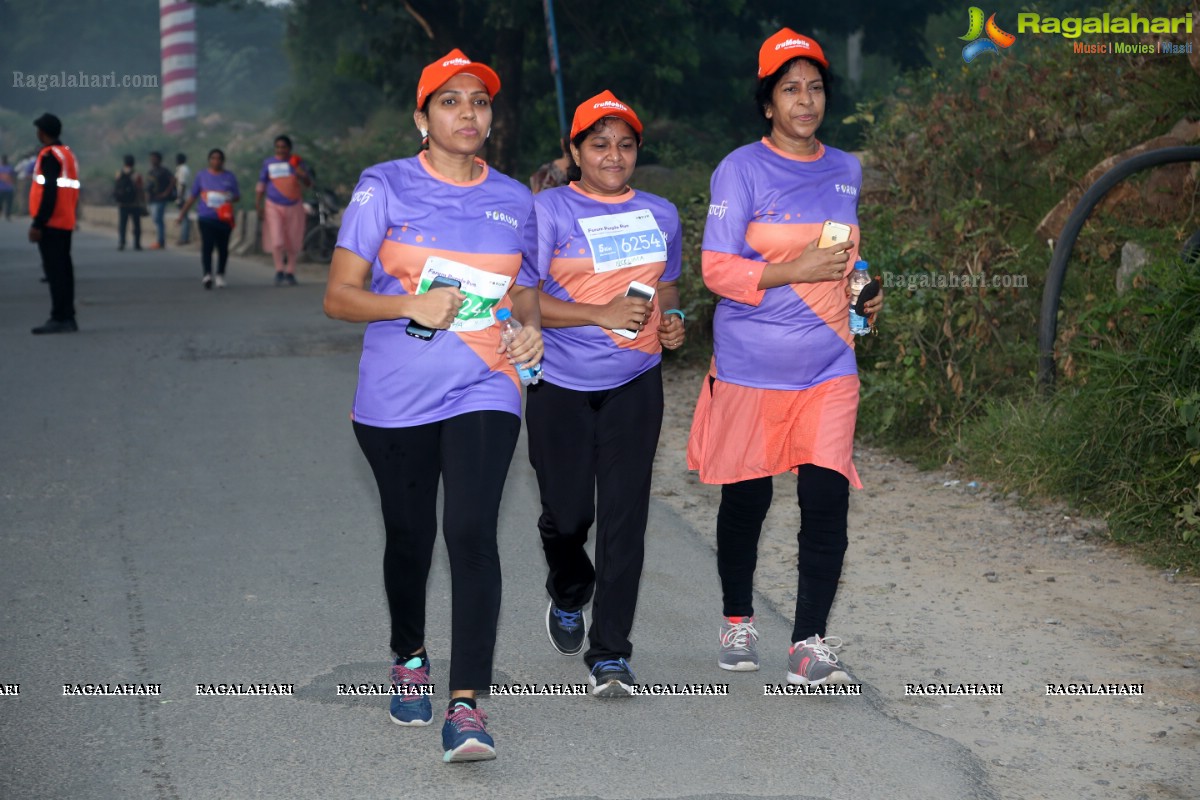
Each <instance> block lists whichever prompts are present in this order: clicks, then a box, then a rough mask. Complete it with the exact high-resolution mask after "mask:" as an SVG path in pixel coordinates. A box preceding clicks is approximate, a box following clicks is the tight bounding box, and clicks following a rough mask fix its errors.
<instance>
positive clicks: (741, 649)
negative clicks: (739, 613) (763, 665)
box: [717, 617, 758, 672]
mask: <svg viewBox="0 0 1200 800" xmlns="http://www.w3.org/2000/svg"><path fill="white" fill-rule="evenodd" d="M717 666H718V667H720V668H721V669H727V670H732V671H733V672H753V671H754V670H756V669H758V631H757V630H755V628H754V617H725V619H723V620H722V621H721V652H719V653H718V654H717Z"/></svg>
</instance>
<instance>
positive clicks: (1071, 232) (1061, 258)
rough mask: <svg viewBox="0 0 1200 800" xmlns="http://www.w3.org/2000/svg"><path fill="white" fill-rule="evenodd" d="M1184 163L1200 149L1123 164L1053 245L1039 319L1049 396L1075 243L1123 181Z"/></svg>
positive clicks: (1041, 370)
mask: <svg viewBox="0 0 1200 800" xmlns="http://www.w3.org/2000/svg"><path fill="white" fill-rule="evenodd" d="M1181 161H1200V147H1164V148H1162V149H1160V150H1152V151H1150V152H1149V153H1142V154H1140V155H1136V156H1134V157H1133V158H1130V159H1127V160H1125V161H1122V162H1121V163H1120V164H1117V165H1116V166H1115V167H1113V168H1112V169H1110V170H1109V171H1108V172H1106V173H1104V174H1103V175H1101V176H1100V178H1099V180H1097V181H1096V182H1095V183H1093V184H1092V185H1091V186H1090V187H1089V188H1088V190H1087V191H1086V192H1084V194H1083V197H1081V198H1080V199H1079V202H1078V203H1076V204H1075V208H1074V209H1073V210H1072V211H1071V215H1070V216H1069V217H1067V222H1066V224H1065V225H1063V230H1062V235H1061V236H1059V238H1058V241H1057V242H1055V243H1054V254H1053V255H1052V256H1051V257H1050V268H1049V270H1047V273H1046V288H1045V289H1044V290H1043V292H1042V311H1041V315H1040V317H1039V319H1038V367H1037V383H1038V388H1039V389H1041V390H1042V391H1043V392H1047V391H1049V390H1050V389H1052V388H1053V387H1054V381H1055V378H1056V369H1055V365H1054V341H1055V339H1057V338H1058V307H1059V301H1060V300H1061V298H1062V286H1063V280H1064V279H1065V278H1066V275H1067V262H1068V261H1069V260H1070V258H1071V251H1072V250H1073V249H1074V248H1075V240H1076V239H1077V238H1078V237H1079V232H1080V231H1081V230H1082V229H1083V224H1084V223H1085V222H1087V219H1088V217H1089V216H1091V214H1092V210H1093V209H1094V208H1095V207H1096V206H1097V205H1098V204H1099V202H1100V201H1101V200H1103V199H1104V195H1106V194H1108V192H1109V191H1110V190H1111V189H1112V188H1113V187H1114V186H1116V185H1117V184H1118V183H1120V182H1121V181H1123V180H1125V179H1126V178H1128V177H1129V176H1130V175H1133V174H1135V173H1137V172H1141V171H1142V170H1144V169H1149V168H1151V167H1158V166H1162V165H1163V164H1175V163H1179V162H1181Z"/></svg>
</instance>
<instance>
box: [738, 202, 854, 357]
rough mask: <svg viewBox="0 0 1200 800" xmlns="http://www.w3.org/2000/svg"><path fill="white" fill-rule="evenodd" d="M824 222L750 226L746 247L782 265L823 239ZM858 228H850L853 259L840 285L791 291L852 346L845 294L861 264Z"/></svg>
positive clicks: (797, 285) (807, 285)
mask: <svg viewBox="0 0 1200 800" xmlns="http://www.w3.org/2000/svg"><path fill="white" fill-rule="evenodd" d="M835 221H836V220H835ZM822 225H824V222H823V221H822V222H798V223H793V224H787V225H780V224H767V223H762V222H751V223H750V224H749V225H748V226H747V228H746V243H747V244H748V245H750V246H751V247H753V248H754V249H755V250H756V251H757V252H758V253H760V254H761V255H762V257H763V258H764V259H766V260H767V262H768V263H771V264H780V263H783V262H785V261H791V260H793V259H795V258H798V257H799V256H800V254H801V253H803V252H804V248H806V247H808V245H809V243H810V242H812V241H813V240H815V239H817V238H819V237H820V236H821V226H822ZM858 235H859V229H858V225H851V226H850V241H852V242H854V246H853V247H851V248H850V258H849V259H848V260H847V261H846V271H845V273H844V274H843V275H842V280H840V281H822V282H820V283H794V284H792V289H793V290H794V291H795V292H796V294H797V295H798V296H799V297H800V299H801V300H802V301H804V303H805V305H807V306H808V307H809V308H810V309H812V310H813V312H815V313H816V314H817V316H819V317H820V318H821V319H823V320H824V321H825V324H826V325H828V326H829V327H831V328H833V329H834V330H835V331H839V335H840V336H841V338H842V339H843V340H844V341H845V342H846V343H847V344H850V343H851V342H852V341H853V338H854V337H853V336H851V335H850V328H849V325H848V324H843V323H844V322H845V318H846V317H847V316H848V315H849V313H850V311H849V309H850V299H849V295H847V294H846V280H847V278H849V276H850V273H851V272H853V271H854V262H855V261H857V260H858Z"/></svg>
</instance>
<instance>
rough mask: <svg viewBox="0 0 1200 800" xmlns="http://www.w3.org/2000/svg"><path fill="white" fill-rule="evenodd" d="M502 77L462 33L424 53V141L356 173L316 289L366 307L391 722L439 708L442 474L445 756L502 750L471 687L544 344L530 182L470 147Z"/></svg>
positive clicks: (486, 662) (487, 640) (481, 671)
mask: <svg viewBox="0 0 1200 800" xmlns="http://www.w3.org/2000/svg"><path fill="white" fill-rule="evenodd" d="M499 90H500V79H499V78H498V77H497V76H496V73H495V72H493V71H492V70H491V69H490V68H489V67H488V66H487V65H485V64H480V63H477V62H473V61H471V60H470V59H468V58H467V57H466V56H465V55H464V54H463V53H462V52H461V51H459V50H453V51H451V52H450V53H447V54H446V55H445V56H444V57H442V58H440V59H438V60H437V61H435V62H433V63H432V64H430V65H428V66H427V67H425V70H424V71H423V72H422V73H421V80H420V83H419V84H418V87H417V109H416V111H415V112H414V114H413V121H414V122H415V123H416V126H417V128H418V130H419V131H420V133H421V137H422V139H423V141H424V143H425V144H426V149H424V150H422V152H420V153H419V154H418V155H417V156H415V157H413V158H405V159H400V160H397V161H389V162H386V163H383V164H376V165H375V166H373V167H371V168H369V169H367V170H365V171H364V172H363V173H362V177H361V178H360V179H359V182H358V186H357V187H356V188H355V191H354V194H353V196H352V197H351V200H350V204H349V206H348V207H347V209H346V212H345V214H344V216H343V219H342V227H341V231H340V233H339V234H338V243H337V249H336V250H335V252H334V256H333V263H332V264H331V265H330V272H329V281H328V285H327V287H326V290H325V313H326V314H328V315H329V316H331V317H333V318H335V319H342V320H346V321H349V322H365V323H368V324H367V328H366V332H365V334H364V336H363V354H362V360H361V362H360V366H359V381H358V391H357V394H356V395H355V398H354V409H353V415H352V418H353V420H354V432H355V436H356V437H357V439H358V442H359V446H360V447H361V448H362V451H363V454H364V455H365V456H366V458H367V461H368V462H369V463H370V465H371V469H372V471H373V472H374V474H375V480H376V483H377V484H378V487H379V495H380V501H381V505H382V510H383V519H384V527H385V529H386V533H387V542H386V546H385V550H384V556H383V577H384V588H385V591H386V593H387V600H388V608H389V611H390V614H391V626H392V627H391V642H390V644H391V648H392V651H393V653H394V656H395V660H394V663H393V665H392V684H393V687H394V694H393V697H392V701H391V708H390V714H391V719H392V721H393V722H395V723H397V724H399V725H428V724H429V723H430V722H431V721H432V719H433V711H432V706H431V703H430V700H429V697H428V695H427V694H425V693H424V692H425V691H427V690H428V689H429V688H430V686H429V684H430V673H429V657H428V654H427V652H426V649H425V640H426V637H425V600H426V598H425V584H426V580H427V578H428V576H429V565H430V559H431V558H432V555H433V545H434V541H435V539H436V537H437V508H436V501H437V494H438V483H439V477H440V479H441V485H442V491H443V494H444V505H443V511H442V532H443V536H444V537H445V540H446V549H447V551H448V553H449V557H450V573H451V581H452V594H453V608H452V612H451V617H452V626H453V627H452V638H451V646H450V674H449V680H448V684H449V688H450V704H449V708H448V709H447V710H446V713H445V716H444V718H443V725H442V748H443V751H444V752H443V759H444V760H445V761H478V760H482V759H490V758H495V754H496V753H495V742H494V741H493V739H492V737H491V736H490V735H489V734H488V732H487V729H486V725H485V722H486V719H487V717H486V715H485V714H484V713H483V711H482V710H481V709H479V708H478V707H477V705H476V702H475V692H476V690H477V689H479V688H481V687H486V686H489V685H490V684H491V681H492V658H493V651H494V649H495V644H496V622H497V618H498V616H499V610H500V559H499V554H498V551H497V546H496V525H497V517H498V514H499V505H500V495H501V492H502V490H503V488H504V479H505V477H506V475H507V473H508V465H509V462H510V461H511V459H512V454H513V449H514V448H515V446H516V442H517V436H518V434H519V433H520V427H521V383H520V381H519V379H518V376H517V371H516V366H515V365H516V364H525V365H529V366H531V367H532V366H535V365H537V364H538V362H540V361H541V357H542V337H541V333H540V318H539V314H538V293H537V288H536V287H537V284H538V278H537V267H536V265H535V264H534V263H533V253H534V248H535V246H536V241H537V226H536V221H535V218H534V212H533V196H532V195H531V194H530V193H529V190H528V189H526V188H525V187H524V186H522V185H521V184H520V183H518V182H517V181H514V180H512V179H511V178H508V177H506V176H504V175H501V174H499V173H497V172H495V171H494V170H492V169H490V168H489V167H488V165H487V164H486V163H485V162H483V161H482V160H480V159H479V158H478V157H477V156H476V153H478V152H479V151H480V149H482V147H483V145H484V142H485V141H486V139H487V136H488V134H489V133H490V127H491V122H492V99H493V98H494V97H495V96H496V92H498V91H499ZM368 279H369V281H370V285H369V288H364V284H365V283H366V282H367V280H368ZM506 310H511V313H512V316H514V317H516V318H517V319H519V320H520V321H521V322H522V323H523V324H524V327H523V328H522V329H521V331H520V333H519V335H517V336H516V338H515V339H514V340H512V341H511V343H509V344H507V345H505V344H504V343H503V342H502V340H501V336H500V327H499V325H498V324H497V320H496V317H497V312H500V311H506Z"/></svg>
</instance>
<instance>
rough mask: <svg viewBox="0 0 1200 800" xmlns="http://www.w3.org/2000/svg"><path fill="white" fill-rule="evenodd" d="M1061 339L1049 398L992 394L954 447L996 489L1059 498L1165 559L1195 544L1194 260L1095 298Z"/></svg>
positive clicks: (1197, 351)
mask: <svg viewBox="0 0 1200 800" xmlns="http://www.w3.org/2000/svg"><path fill="white" fill-rule="evenodd" d="M1080 331H1081V332H1080V334H1079V335H1077V336H1076V337H1074V338H1073V339H1072V341H1071V343H1070V352H1071V356H1072V357H1073V358H1074V360H1075V364H1076V373H1075V378H1074V380H1072V381H1071V382H1070V384H1069V385H1068V386H1067V387H1065V388H1064V389H1063V390H1061V391H1059V392H1057V393H1056V394H1054V395H1053V396H1051V397H1048V398H1046V397H1039V396H1037V395H1035V394H1033V393H1031V392H1026V393H1024V394H1023V395H1016V396H1013V397H1010V398H1005V399H998V400H993V401H991V402H990V403H989V404H988V406H987V408H986V411H985V413H984V414H983V415H982V416H981V417H979V418H978V419H977V420H975V421H973V422H972V423H971V424H968V425H967V426H965V427H964V435H963V439H962V442H961V447H960V448H959V454H960V456H961V457H962V458H963V460H964V461H965V462H966V464H967V466H968V467H969V468H971V469H972V470H974V471H975V472H977V473H979V474H980V475H984V476H988V477H992V478H995V479H996V480H998V481H1000V482H1001V483H1002V484H1003V486H1004V487H1005V488H1006V489H1016V490H1018V491H1020V492H1022V493H1026V494H1040V495H1053V496H1059V497H1065V498H1068V499H1069V500H1071V501H1073V502H1074V503H1076V504H1077V505H1078V506H1080V507H1081V508H1084V509H1086V510H1088V511H1090V512H1093V513H1100V514H1103V515H1104V516H1106V517H1108V519H1109V527H1110V531H1111V533H1112V535H1113V536H1114V537H1115V538H1116V539H1118V540H1121V541H1129V542H1137V543H1140V544H1143V545H1145V546H1146V547H1147V550H1148V552H1149V553H1150V555H1151V557H1152V559H1153V560H1154V561H1155V562H1156V563H1159V564H1163V565H1171V566H1175V565H1187V566H1190V567H1192V568H1195V566H1196V560H1197V555H1198V554H1200V553H1198V547H1197V544H1198V542H1200V264H1197V263H1196V262H1192V263H1191V264H1185V263H1182V262H1180V261H1178V260H1165V261H1160V262H1157V263H1155V264H1153V265H1152V266H1151V267H1150V268H1148V270H1147V272H1146V273H1145V274H1144V280H1143V285H1142V287H1141V288H1137V289H1135V290H1134V291H1132V292H1131V293H1130V294H1129V295H1127V296H1126V297H1123V298H1119V299H1115V300H1112V301H1109V302H1105V303H1099V304H1097V305H1095V306H1093V307H1092V308H1090V309H1088V310H1087V311H1086V312H1085V313H1084V314H1083V315H1082V318H1081V320H1080Z"/></svg>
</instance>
